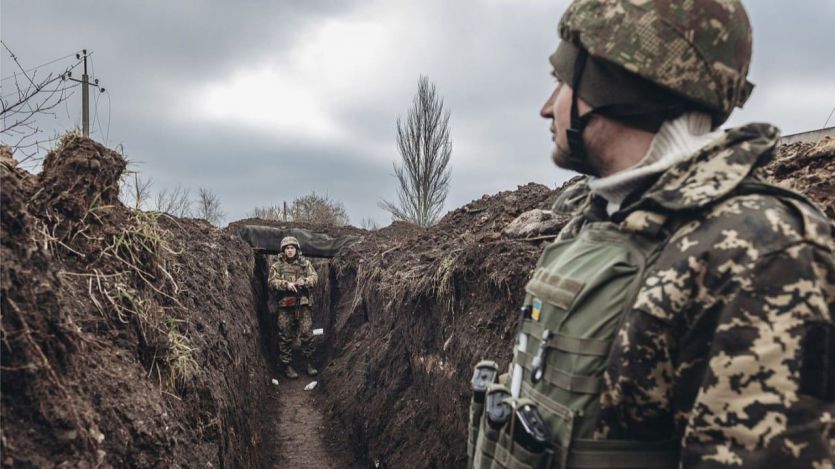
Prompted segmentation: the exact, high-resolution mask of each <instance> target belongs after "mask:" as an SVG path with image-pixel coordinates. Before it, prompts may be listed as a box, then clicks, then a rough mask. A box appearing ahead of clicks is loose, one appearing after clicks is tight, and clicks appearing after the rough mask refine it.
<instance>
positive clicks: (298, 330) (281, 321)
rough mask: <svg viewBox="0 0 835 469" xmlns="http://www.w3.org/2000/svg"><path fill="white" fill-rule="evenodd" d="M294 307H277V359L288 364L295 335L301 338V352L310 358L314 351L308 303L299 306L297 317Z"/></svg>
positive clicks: (311, 316)
mask: <svg viewBox="0 0 835 469" xmlns="http://www.w3.org/2000/svg"><path fill="white" fill-rule="evenodd" d="M295 314H296V308H295V307H292V308H278V360H279V361H280V362H281V363H282V364H283V365H288V364H289V363H290V361H291V360H292V358H293V342H294V341H295V340H296V335H298V336H299V338H300V339H301V345H302V353H303V354H304V356H305V358H310V357H311V356H312V355H313V352H314V351H315V346H314V343H313V311H312V310H311V309H310V305H303V306H299V317H298V319H297V318H296V317H295Z"/></svg>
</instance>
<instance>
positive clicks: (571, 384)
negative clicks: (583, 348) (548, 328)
mask: <svg viewBox="0 0 835 469" xmlns="http://www.w3.org/2000/svg"><path fill="white" fill-rule="evenodd" d="M517 353H518V354H519V360H518V361H519V362H520V363H522V365H523V366H524V367H525V369H526V370H528V371H529V372H530V370H531V363H533V356H532V355H531V354H529V353H527V352H522V351H521V350H518V351H517ZM542 379H543V380H545V381H547V382H548V383H550V384H551V385H553V386H556V387H558V388H560V389H563V390H566V391H570V392H576V393H580V394H597V393H599V392H600V389H601V387H602V385H603V379H602V378H600V377H599V376H583V375H573V374H571V373H567V372H565V371H562V370H559V369H557V368H556V367H554V366H546V367H545V373H544V374H543V376H542Z"/></svg>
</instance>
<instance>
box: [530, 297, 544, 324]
mask: <svg viewBox="0 0 835 469" xmlns="http://www.w3.org/2000/svg"><path fill="white" fill-rule="evenodd" d="M531 306H532V307H533V309H532V310H531V319H533V320H534V321H539V312H540V310H542V302H541V301H539V298H534V299H533V303H532V304H531Z"/></svg>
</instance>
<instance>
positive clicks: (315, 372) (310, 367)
mask: <svg viewBox="0 0 835 469" xmlns="http://www.w3.org/2000/svg"><path fill="white" fill-rule="evenodd" d="M318 374H319V370H317V369H316V368H314V367H313V363H310V362H307V376H316V375H318Z"/></svg>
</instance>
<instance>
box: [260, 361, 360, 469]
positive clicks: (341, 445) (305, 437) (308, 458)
mask: <svg viewBox="0 0 835 469" xmlns="http://www.w3.org/2000/svg"><path fill="white" fill-rule="evenodd" d="M275 378H276V379H278V381H279V384H278V385H277V386H276V385H274V386H272V393H271V394H270V398H269V401H268V405H267V408H266V409H264V410H265V420H264V421H265V422H266V425H268V426H269V425H270V424H271V422H272V425H274V431H270V430H266V432H265V433H266V438H267V442H266V443H267V444H266V445H265V446H266V447H265V452H264V454H263V459H262V461H261V467H262V468H265V469H266V468H276V469H290V468H293V469H296V468H299V469H304V468H334V469H337V468H338V469H343V468H354V467H364V466H362V465H358V464H357V463H356V462H354V460H353V457H352V452H351V446H350V443H349V442H348V435H347V434H346V433H345V432H339V431H335V430H338V429H334V428H333V426H332V425H331V424H330V422H328V421H327V419H326V418H325V416H324V414H323V412H322V409H320V408H319V407H318V404H317V402H316V401H317V399H316V394H318V393H321V392H327V390H326V389H325V384H324V383H323V379H322V378H323V376H322V373H320V374H319V376H315V377H308V376H306V375H305V374H304V373H300V376H299V378H298V379H287V378H285V377H284V375H279V376H276V377H275ZM324 378H325V381H326V378H327V376H326V375H325V376H324ZM311 381H317V382H318V384H317V385H316V388H315V389H314V390H312V391H305V390H304V387H305V386H306V385H307V384H309V383H310V382H311ZM339 435H341V436H342V438H341V439H335V437H338V436H339Z"/></svg>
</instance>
